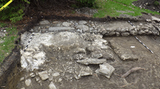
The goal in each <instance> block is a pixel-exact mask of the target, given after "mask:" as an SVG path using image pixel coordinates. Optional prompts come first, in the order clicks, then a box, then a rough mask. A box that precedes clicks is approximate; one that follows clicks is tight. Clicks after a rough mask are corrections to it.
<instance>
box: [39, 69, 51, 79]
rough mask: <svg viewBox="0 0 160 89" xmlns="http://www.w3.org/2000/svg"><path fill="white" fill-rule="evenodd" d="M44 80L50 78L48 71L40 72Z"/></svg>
mask: <svg viewBox="0 0 160 89" xmlns="http://www.w3.org/2000/svg"><path fill="white" fill-rule="evenodd" d="M38 74H39V76H40V77H41V79H42V80H47V79H48V78H49V76H48V73H47V71H42V72H39V73H38Z"/></svg>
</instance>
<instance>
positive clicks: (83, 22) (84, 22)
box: [79, 21, 87, 25]
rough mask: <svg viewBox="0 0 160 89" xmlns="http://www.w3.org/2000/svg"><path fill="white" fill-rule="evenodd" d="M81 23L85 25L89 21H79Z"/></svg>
mask: <svg viewBox="0 0 160 89" xmlns="http://www.w3.org/2000/svg"><path fill="white" fill-rule="evenodd" d="M79 24H80V25H85V24H87V22H86V21H79Z"/></svg>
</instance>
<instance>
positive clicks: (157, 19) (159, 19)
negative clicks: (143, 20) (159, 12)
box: [152, 16, 160, 22]
mask: <svg viewBox="0 0 160 89" xmlns="http://www.w3.org/2000/svg"><path fill="white" fill-rule="evenodd" d="M152 20H154V21H158V22H160V18H157V17H155V16H152Z"/></svg>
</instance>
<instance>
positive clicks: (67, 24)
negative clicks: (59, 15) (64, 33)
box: [62, 22, 71, 27]
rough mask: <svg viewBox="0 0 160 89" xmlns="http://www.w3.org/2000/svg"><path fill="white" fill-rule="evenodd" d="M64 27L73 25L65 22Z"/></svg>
mask: <svg viewBox="0 0 160 89" xmlns="http://www.w3.org/2000/svg"><path fill="white" fill-rule="evenodd" d="M62 25H63V26H65V27H69V26H70V25H71V23H69V22H63V23H62Z"/></svg>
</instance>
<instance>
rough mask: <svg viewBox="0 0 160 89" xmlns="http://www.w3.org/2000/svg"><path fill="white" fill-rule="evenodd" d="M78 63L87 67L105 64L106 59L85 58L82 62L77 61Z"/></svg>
mask: <svg viewBox="0 0 160 89" xmlns="http://www.w3.org/2000/svg"><path fill="white" fill-rule="evenodd" d="M77 62H78V63H80V64H84V65H89V64H102V63H104V62H106V59H96V58H86V59H83V60H77Z"/></svg>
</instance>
